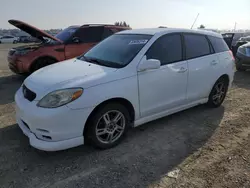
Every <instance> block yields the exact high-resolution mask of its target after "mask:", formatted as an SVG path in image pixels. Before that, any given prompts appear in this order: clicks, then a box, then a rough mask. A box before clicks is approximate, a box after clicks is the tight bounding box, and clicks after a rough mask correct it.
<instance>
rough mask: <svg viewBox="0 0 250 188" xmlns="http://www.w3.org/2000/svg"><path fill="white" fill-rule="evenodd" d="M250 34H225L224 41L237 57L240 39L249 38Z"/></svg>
mask: <svg viewBox="0 0 250 188" xmlns="http://www.w3.org/2000/svg"><path fill="white" fill-rule="evenodd" d="M249 35H250V33H248V32H229V33H223V34H222V36H223V39H224V40H225V42H226V43H227V45H228V47H229V48H230V49H231V50H232V52H233V55H234V56H235V55H236V53H237V49H238V47H239V45H240V43H238V44H237V42H238V41H239V39H240V38H242V37H246V36H249Z"/></svg>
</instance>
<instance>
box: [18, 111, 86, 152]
mask: <svg viewBox="0 0 250 188" xmlns="http://www.w3.org/2000/svg"><path fill="white" fill-rule="evenodd" d="M17 123H18V125H19V127H20V129H21V130H22V131H23V133H24V134H25V135H26V136H27V137H28V138H29V143H30V145H31V146H32V147H34V148H36V149H39V150H43V151H59V150H65V149H68V148H72V147H76V146H80V145H82V144H84V138H83V136H81V137H77V138H72V139H68V140H62V141H57V142H48V141H44V140H40V139H38V138H37V137H36V135H35V134H34V133H32V132H31V131H30V130H29V129H28V128H27V127H26V126H25V124H24V123H23V122H22V120H21V119H20V118H19V117H18V116H17Z"/></svg>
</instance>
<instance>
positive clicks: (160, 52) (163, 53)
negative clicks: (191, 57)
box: [146, 34, 182, 65]
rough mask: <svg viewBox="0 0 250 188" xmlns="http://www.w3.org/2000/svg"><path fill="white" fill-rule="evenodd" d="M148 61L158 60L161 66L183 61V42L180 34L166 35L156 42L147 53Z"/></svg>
mask: <svg viewBox="0 0 250 188" xmlns="http://www.w3.org/2000/svg"><path fill="white" fill-rule="evenodd" d="M146 56H147V59H158V60H159V61H160V62H161V65H166V64H170V63H174V62H177V61H181V60H182V42H181V36H180V35H179V34H173V35H165V36H163V37H160V38H159V39H157V40H156V41H155V43H154V44H153V45H152V46H151V47H150V49H149V50H148V52H147V53H146Z"/></svg>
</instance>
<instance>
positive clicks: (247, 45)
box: [242, 42, 250, 48]
mask: <svg viewBox="0 0 250 188" xmlns="http://www.w3.org/2000/svg"><path fill="white" fill-rule="evenodd" d="M242 47H246V48H249V47H250V42H247V43H246V44H244V45H242Z"/></svg>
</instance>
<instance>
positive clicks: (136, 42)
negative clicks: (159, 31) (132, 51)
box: [129, 39, 148, 45]
mask: <svg viewBox="0 0 250 188" xmlns="http://www.w3.org/2000/svg"><path fill="white" fill-rule="evenodd" d="M147 42H148V40H146V39H144V40H132V41H130V43H129V45H134V44H146V43H147Z"/></svg>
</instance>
